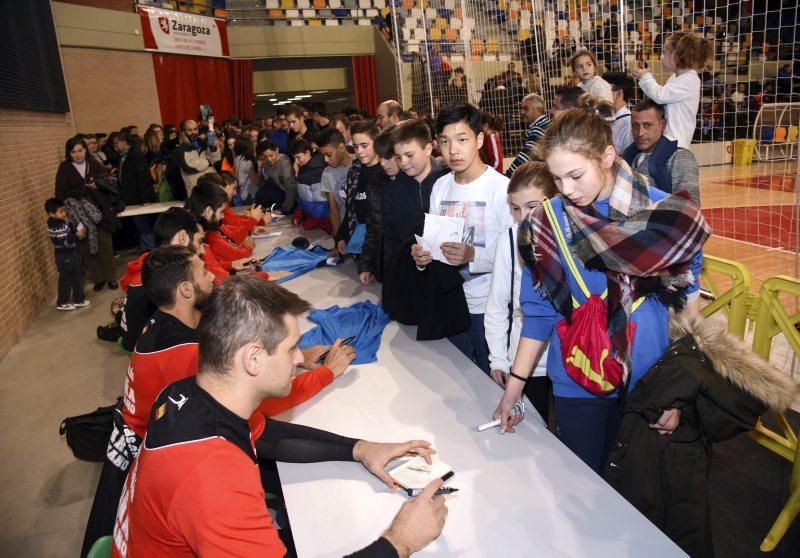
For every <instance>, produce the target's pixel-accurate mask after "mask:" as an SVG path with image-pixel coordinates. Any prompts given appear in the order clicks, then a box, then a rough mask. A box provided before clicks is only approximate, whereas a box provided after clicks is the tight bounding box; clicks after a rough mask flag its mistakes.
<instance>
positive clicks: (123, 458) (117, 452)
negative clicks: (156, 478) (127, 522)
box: [81, 403, 142, 558]
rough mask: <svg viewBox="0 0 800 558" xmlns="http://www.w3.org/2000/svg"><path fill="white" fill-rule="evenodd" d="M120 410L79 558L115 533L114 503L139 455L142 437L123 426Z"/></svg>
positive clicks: (115, 510)
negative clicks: (107, 536)
mask: <svg viewBox="0 0 800 558" xmlns="http://www.w3.org/2000/svg"><path fill="white" fill-rule="evenodd" d="M120 405H121V403H120ZM120 413H121V407H117V409H116V410H115V412H114V430H113V431H112V433H111V437H110V439H109V441H108V448H107V449H106V458H105V459H104V460H103V470H102V471H101V472H100V480H99V481H98V482H97V490H96V491H95V494H94V501H93V502H92V510H91V511H90V512H89V518H88V520H87V521H86V531H85V533H84V535H83V548H82V549H81V558H84V557H85V556H86V555H87V554H88V553H89V550H90V549H91V548H92V545H93V544H94V543H95V541H96V540H97V539H99V538H100V537H105V536H106V535H111V534H113V533H114V523H115V521H116V518H117V506H119V500H120V497H121V496H122V490H123V489H124V488H125V480H126V479H127V478H128V469H130V467H131V465H132V464H133V460H134V459H135V458H136V456H137V455H138V454H139V446H140V445H141V443H142V440H141V438H139V436H137V435H136V433H135V432H133V431H132V430H131V429H130V428H128V427H127V426H125V424H124V422H123V421H122V415H121V414H120Z"/></svg>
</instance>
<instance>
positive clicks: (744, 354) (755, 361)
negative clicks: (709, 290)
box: [669, 314, 798, 411]
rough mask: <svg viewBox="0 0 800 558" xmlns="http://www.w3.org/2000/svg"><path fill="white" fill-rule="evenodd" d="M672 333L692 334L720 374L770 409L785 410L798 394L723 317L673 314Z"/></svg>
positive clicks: (676, 335) (787, 379)
mask: <svg viewBox="0 0 800 558" xmlns="http://www.w3.org/2000/svg"><path fill="white" fill-rule="evenodd" d="M669 333H670V338H671V339H673V340H674V339H678V338H680V337H683V336H685V335H688V334H691V335H692V336H693V337H694V339H695V341H696V342H697V347H698V348H699V349H700V350H701V351H703V352H704V353H705V354H706V356H707V357H708V358H709V360H710V361H711V362H712V363H713V365H714V370H715V372H716V373H717V374H719V375H720V376H722V377H723V378H725V379H727V380H729V381H730V382H731V383H733V384H734V385H736V386H737V387H739V388H741V389H742V390H744V391H746V392H747V393H749V394H750V395H752V396H753V397H755V398H756V399H758V400H759V401H761V402H762V403H764V404H765V405H767V406H769V407H770V408H771V409H773V410H775V411H785V410H786V409H787V408H789V406H790V405H791V404H792V403H793V402H794V400H795V398H796V397H797V394H798V392H797V388H798V386H797V384H795V383H794V381H792V379H791V378H789V377H788V376H787V375H786V374H784V373H782V372H780V371H779V370H777V369H776V368H775V367H774V366H772V364H770V363H769V362H767V361H765V360H764V359H763V358H761V357H760V356H758V355H757V354H755V353H754V352H753V350H752V348H751V347H749V346H747V345H746V344H745V343H744V342H743V341H742V340H741V339H739V338H738V337H736V336H735V335H733V334H731V333H729V332H728V331H727V330H726V328H725V324H724V323H723V322H722V321H721V320H719V319H705V318H703V317H701V316H696V317H694V318H686V317H682V316H677V315H674V314H673V315H672V316H671V318H670V322H669Z"/></svg>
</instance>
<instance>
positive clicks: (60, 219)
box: [44, 198, 89, 310]
mask: <svg viewBox="0 0 800 558" xmlns="http://www.w3.org/2000/svg"><path fill="white" fill-rule="evenodd" d="M44 210H45V211H46V212H47V232H48V233H49V234H50V242H52V243H53V251H54V252H55V258H56V268H57V269H58V300H57V301H56V310H75V308H82V307H84V306H88V305H89V300H88V299H87V298H86V295H85V294H84V292H83V284H84V280H83V268H82V267H81V258H80V255H79V254H78V249H77V245H76V243H75V239H76V238H83V237H84V235H85V234H86V232H85V229H84V227H83V223H78V225H77V226H73V225H72V224H70V223H69V221H68V220H67V210H66V209H65V208H64V202H62V201H61V200H59V199H57V198H50V199H49V200H47V201H46V202H44ZM70 294H71V295H72V303H70V301H69V299H70Z"/></svg>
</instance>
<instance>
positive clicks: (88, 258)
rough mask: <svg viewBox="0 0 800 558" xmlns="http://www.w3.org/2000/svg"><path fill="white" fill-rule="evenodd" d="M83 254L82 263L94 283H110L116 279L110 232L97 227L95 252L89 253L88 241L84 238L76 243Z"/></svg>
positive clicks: (112, 241) (112, 242)
mask: <svg viewBox="0 0 800 558" xmlns="http://www.w3.org/2000/svg"><path fill="white" fill-rule="evenodd" d="M78 246H79V247H80V249H81V254H82V255H83V263H84V265H85V266H86V270H87V271H88V272H89V277H90V278H91V280H92V281H93V282H95V283H110V282H111V281H116V280H117V274H116V271H115V270H114V239H113V238H112V237H111V233H109V232H108V231H104V230H103V229H99V228H98V229H97V254H90V253H89V242H88V241H87V240H86V239H84V240H81V241H80V242H79V244H78Z"/></svg>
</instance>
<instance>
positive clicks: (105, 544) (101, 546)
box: [86, 535, 114, 558]
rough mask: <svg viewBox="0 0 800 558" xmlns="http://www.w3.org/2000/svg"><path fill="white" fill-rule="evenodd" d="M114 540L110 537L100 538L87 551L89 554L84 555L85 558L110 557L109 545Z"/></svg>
mask: <svg viewBox="0 0 800 558" xmlns="http://www.w3.org/2000/svg"><path fill="white" fill-rule="evenodd" d="M113 540H114V538H113V537H112V536H111V535H106V536H105V537H100V538H99V539H97V540H96V541H94V544H93V545H92V548H90V549H89V553H88V554H87V555H86V558H109V557H110V556H111V545H112V541H113Z"/></svg>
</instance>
